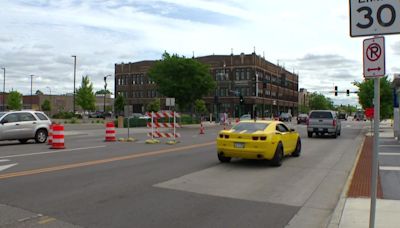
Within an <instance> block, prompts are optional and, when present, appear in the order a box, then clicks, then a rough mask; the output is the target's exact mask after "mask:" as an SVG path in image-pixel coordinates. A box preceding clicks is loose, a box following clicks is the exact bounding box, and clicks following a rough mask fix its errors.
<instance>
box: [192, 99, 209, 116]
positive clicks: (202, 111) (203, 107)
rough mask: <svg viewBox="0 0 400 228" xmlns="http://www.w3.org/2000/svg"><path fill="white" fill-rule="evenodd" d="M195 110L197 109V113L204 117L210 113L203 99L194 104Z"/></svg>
mask: <svg viewBox="0 0 400 228" xmlns="http://www.w3.org/2000/svg"><path fill="white" fill-rule="evenodd" d="M194 108H195V112H196V113H197V114H200V115H204V114H206V113H208V110H207V107H206V102H205V101H204V100H202V99H197V100H196V101H195V102H194Z"/></svg>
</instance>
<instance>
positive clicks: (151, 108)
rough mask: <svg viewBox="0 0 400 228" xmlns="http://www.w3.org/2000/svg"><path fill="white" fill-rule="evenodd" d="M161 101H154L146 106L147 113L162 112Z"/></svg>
mask: <svg viewBox="0 0 400 228" xmlns="http://www.w3.org/2000/svg"><path fill="white" fill-rule="evenodd" d="M160 106H161V104H160V99H155V100H154V101H152V102H150V103H148V104H147V106H146V111H148V112H158V111H160Z"/></svg>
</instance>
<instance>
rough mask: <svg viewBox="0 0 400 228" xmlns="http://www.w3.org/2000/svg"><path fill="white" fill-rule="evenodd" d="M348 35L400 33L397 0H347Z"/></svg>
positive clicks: (399, 14) (399, 11) (399, 4)
mask: <svg viewBox="0 0 400 228" xmlns="http://www.w3.org/2000/svg"><path fill="white" fill-rule="evenodd" d="M349 1H350V36H352V37H356V36H371V35H384V34H397V33H400V26H398V25H399V23H400V1H399V0H349Z"/></svg>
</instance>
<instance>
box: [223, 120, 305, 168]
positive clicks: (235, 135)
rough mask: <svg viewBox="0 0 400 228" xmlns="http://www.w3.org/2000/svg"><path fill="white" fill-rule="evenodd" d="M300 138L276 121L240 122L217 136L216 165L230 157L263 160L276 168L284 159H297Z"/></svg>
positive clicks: (292, 130)
mask: <svg viewBox="0 0 400 228" xmlns="http://www.w3.org/2000/svg"><path fill="white" fill-rule="evenodd" d="M300 152H301V139H300V135H299V133H298V132H296V131H295V130H294V129H289V128H288V127H287V126H286V125H285V124H284V123H282V122H280V121H266V120H257V121H254V120H244V121H240V122H239V123H238V124H236V125H234V126H233V127H232V129H230V130H222V131H220V132H219V134H218V137H217V155H218V159H219V161H220V162H230V161H231V159H232V158H244V159H258V160H263V159H267V160H270V161H271V162H272V165H274V166H280V165H281V164H282V159H283V157H284V156H287V155H291V156H294V157H298V156H300Z"/></svg>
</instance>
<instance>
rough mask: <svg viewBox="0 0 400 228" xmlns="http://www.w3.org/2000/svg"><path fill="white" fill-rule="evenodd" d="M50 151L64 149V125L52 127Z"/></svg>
mask: <svg viewBox="0 0 400 228" xmlns="http://www.w3.org/2000/svg"><path fill="white" fill-rule="evenodd" d="M50 149H65V145H64V125H62V124H54V125H53V142H52V144H51V147H50Z"/></svg>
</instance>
